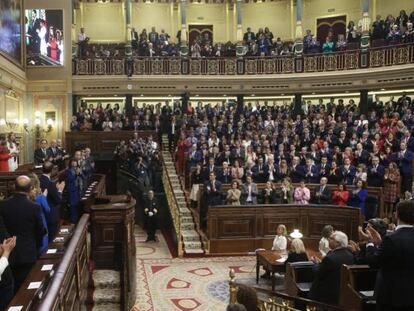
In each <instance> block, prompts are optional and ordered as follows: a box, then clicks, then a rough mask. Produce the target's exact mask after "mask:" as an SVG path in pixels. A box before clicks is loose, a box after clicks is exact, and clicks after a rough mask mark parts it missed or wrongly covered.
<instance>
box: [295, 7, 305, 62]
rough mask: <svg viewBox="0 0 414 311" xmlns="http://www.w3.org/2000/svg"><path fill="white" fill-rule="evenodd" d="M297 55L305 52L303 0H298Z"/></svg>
mask: <svg viewBox="0 0 414 311" xmlns="http://www.w3.org/2000/svg"><path fill="white" fill-rule="evenodd" d="M294 52H295V55H300V54H302V53H303V32H302V0H296V29H295V44H294Z"/></svg>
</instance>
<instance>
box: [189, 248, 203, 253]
mask: <svg viewBox="0 0 414 311" xmlns="http://www.w3.org/2000/svg"><path fill="white" fill-rule="evenodd" d="M184 254H204V250H203V249H201V248H199V249H185V250H184Z"/></svg>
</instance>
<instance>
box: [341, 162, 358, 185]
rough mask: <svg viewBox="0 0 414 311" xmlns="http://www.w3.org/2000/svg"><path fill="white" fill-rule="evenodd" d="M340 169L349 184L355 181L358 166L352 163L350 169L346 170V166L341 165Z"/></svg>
mask: <svg viewBox="0 0 414 311" xmlns="http://www.w3.org/2000/svg"><path fill="white" fill-rule="evenodd" d="M339 170H340V171H341V174H342V176H343V179H344V182H345V183H346V184H347V185H352V184H353V182H354V178H355V174H356V168H355V166H353V165H350V166H349V168H348V170H345V166H344V165H341V166H340V167H339Z"/></svg>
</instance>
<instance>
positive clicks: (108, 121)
mask: <svg viewBox="0 0 414 311" xmlns="http://www.w3.org/2000/svg"><path fill="white" fill-rule="evenodd" d="M102 130H103V131H105V132H110V131H112V122H111V119H110V118H109V117H105V121H103V122H102Z"/></svg>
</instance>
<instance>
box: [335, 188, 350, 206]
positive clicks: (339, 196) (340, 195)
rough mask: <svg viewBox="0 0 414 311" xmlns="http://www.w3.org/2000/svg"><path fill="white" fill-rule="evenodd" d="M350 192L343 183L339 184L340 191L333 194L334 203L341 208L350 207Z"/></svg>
mask: <svg viewBox="0 0 414 311" xmlns="http://www.w3.org/2000/svg"><path fill="white" fill-rule="evenodd" d="M348 198H349V192H348V191H347V190H346V186H345V185H344V184H343V183H340V184H338V189H337V190H335V191H334V192H333V193H332V203H333V204H334V205H339V206H347V205H348Z"/></svg>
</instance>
